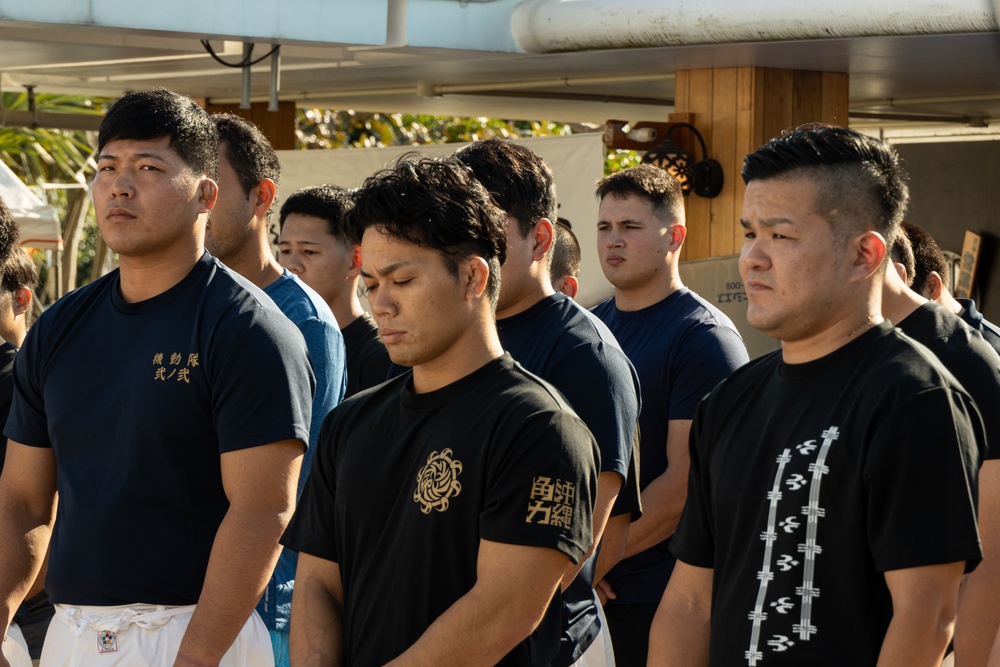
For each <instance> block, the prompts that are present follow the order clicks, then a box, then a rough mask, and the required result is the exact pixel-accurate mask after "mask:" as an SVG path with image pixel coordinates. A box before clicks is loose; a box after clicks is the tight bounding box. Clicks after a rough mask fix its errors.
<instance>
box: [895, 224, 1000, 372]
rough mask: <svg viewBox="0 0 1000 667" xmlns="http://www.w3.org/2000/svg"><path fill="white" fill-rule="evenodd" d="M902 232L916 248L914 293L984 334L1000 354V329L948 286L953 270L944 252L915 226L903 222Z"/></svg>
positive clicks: (969, 301)
mask: <svg viewBox="0 0 1000 667" xmlns="http://www.w3.org/2000/svg"><path fill="white" fill-rule="evenodd" d="M903 232H904V233H905V234H906V237H907V239H908V240H909V242H910V246H911V247H912V248H913V255H914V281H913V283H912V284H911V287H912V288H913V291H914V292H917V293H918V294H920V295H921V296H923V297H924V298H925V299H930V300H931V301H936V302H937V303H938V304H940V305H941V306H943V307H944V308H946V309H948V310H949V311H951V312H953V313H955V314H956V315H958V316H959V317H961V318H962V320H963V321H964V322H965V323H966V324H968V325H969V326H970V327H972V328H973V329H975V330H976V331H978V332H979V333H981V334H982V335H983V338H984V339H985V340H986V342H987V343H989V344H990V346H991V347H992V348H993V349H994V350H996V351H997V353H998V354H1000V327H998V326H997V325H995V324H993V323H992V322H990V321H988V320H986V319H985V318H983V314H982V313H980V312H979V311H978V310H976V302H975V301H973V300H972V299H956V298H955V297H954V296H952V294H951V290H950V289H949V284H950V282H951V271H949V270H948V263H947V262H946V261H945V259H944V253H943V252H941V248H940V246H938V244H937V242H936V241H935V240H934V237H932V236H931V235H930V234H928V233H927V232H926V231H924V230H923V229H921V228H920V227H918V226H917V225H915V224H913V223H912V222H906V221H903Z"/></svg>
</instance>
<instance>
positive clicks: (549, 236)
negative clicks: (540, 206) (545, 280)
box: [532, 218, 555, 262]
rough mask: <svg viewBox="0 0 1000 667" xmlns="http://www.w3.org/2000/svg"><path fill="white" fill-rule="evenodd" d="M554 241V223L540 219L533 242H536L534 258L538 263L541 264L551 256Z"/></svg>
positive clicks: (546, 219)
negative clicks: (550, 249)
mask: <svg viewBox="0 0 1000 667" xmlns="http://www.w3.org/2000/svg"><path fill="white" fill-rule="evenodd" d="M554 239H555V229H553V227H552V221H551V220H549V219H548V218H539V219H538V220H537V221H536V222H535V229H534V231H533V232H532V240H533V241H534V242H535V243H534V246H533V248H532V251H533V253H532V258H533V259H534V260H535V261H536V262H540V261H541V260H542V259H543V258H544V257H545V256H546V255H548V254H549V248H551V247H552V242H553V240H554Z"/></svg>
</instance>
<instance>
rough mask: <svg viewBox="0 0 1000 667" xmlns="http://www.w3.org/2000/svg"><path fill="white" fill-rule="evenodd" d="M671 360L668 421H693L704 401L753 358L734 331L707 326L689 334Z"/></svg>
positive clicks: (668, 371) (721, 327) (665, 380)
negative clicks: (716, 387)
mask: <svg viewBox="0 0 1000 667" xmlns="http://www.w3.org/2000/svg"><path fill="white" fill-rule="evenodd" d="M669 359H670V362H669V367H668V369H666V371H667V373H668V376H667V377H666V378H664V382H665V386H668V387H670V405H669V406H668V407H667V415H666V418H667V420H668V421H670V420H674V419H691V418H693V417H694V413H695V410H697V408H698V403H699V402H700V401H701V399H703V398H704V397H705V396H707V395H708V393H709V392H710V391H712V389H714V388H715V386H716V385H717V384H719V383H720V382H722V381H723V380H725V379H726V378H727V377H729V376H730V375H731V374H732V372H733V371H734V370H736V369H737V368H739V367H740V366H742V365H743V364H745V363H747V361H749V360H750V357H749V356H748V355H747V350H746V346H745V345H744V344H743V339H742V338H740V336H739V334H738V333H736V332H735V331H734V330H732V329H730V328H729V327H727V326H715V325H713V326H708V325H704V326H699V327H697V328H695V329H692V330H691V331H689V332H688V333H687V335H686V336H684V338H683V339H682V340H681V343H680V344H679V345H678V346H677V348H676V349H675V350H674V352H673V353H672V354H671V355H669Z"/></svg>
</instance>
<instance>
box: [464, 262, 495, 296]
mask: <svg viewBox="0 0 1000 667" xmlns="http://www.w3.org/2000/svg"><path fill="white" fill-rule="evenodd" d="M462 266H463V267H464V271H463V274H462V276H463V277H464V279H465V298H466V299H468V300H470V301H472V300H474V299H478V298H480V297H481V296H483V294H484V293H485V292H486V284H487V283H488V282H489V279H490V265H489V264H487V263H486V260H485V259H483V258H482V257H478V256H477V257H470V258H469V259H467V260H466V261H465V263H464V264H463V265H462Z"/></svg>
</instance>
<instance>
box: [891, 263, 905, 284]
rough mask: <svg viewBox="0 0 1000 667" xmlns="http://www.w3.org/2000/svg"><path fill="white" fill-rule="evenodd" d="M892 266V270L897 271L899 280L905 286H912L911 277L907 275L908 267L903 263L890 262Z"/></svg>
mask: <svg viewBox="0 0 1000 667" xmlns="http://www.w3.org/2000/svg"><path fill="white" fill-rule="evenodd" d="M890 264H892V268H894V269H895V270H896V274H897V275H898V276H899V279H900V280H902V281H903V284H904V285H909V284H910V281H909V276H907V275H906V267H905V266H904V265H903V263H902V262H890Z"/></svg>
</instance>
